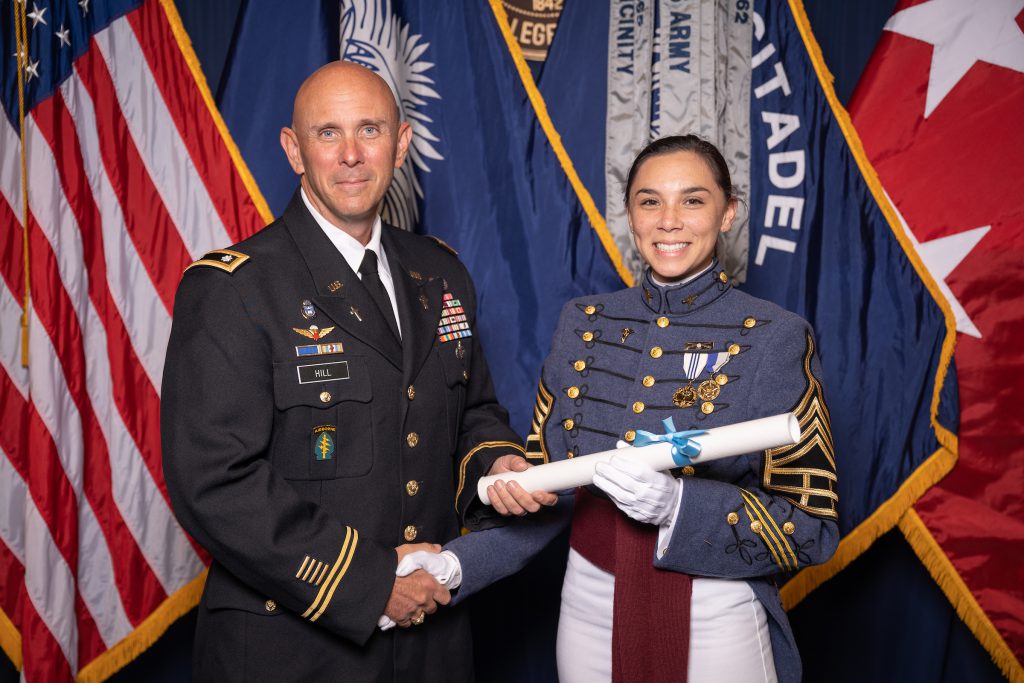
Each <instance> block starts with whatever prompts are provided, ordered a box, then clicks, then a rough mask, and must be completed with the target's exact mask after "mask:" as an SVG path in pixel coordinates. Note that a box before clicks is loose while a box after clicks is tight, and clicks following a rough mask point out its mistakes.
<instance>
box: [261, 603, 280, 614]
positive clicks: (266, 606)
mask: <svg viewBox="0 0 1024 683" xmlns="http://www.w3.org/2000/svg"><path fill="white" fill-rule="evenodd" d="M263 608H264V609H265V610H267V611H268V612H274V611H276V610H277V603H276V602H274V601H273V600H267V601H266V602H265V603H263Z"/></svg>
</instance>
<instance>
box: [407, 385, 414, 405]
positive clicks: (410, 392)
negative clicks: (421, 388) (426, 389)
mask: <svg viewBox="0 0 1024 683" xmlns="http://www.w3.org/2000/svg"><path fill="white" fill-rule="evenodd" d="M405 395H406V396H408V397H409V400H410V401H411V400H413V399H414V398H416V387H414V386H413V385H411V384H410V385H409V388H408V389H406V390H405Z"/></svg>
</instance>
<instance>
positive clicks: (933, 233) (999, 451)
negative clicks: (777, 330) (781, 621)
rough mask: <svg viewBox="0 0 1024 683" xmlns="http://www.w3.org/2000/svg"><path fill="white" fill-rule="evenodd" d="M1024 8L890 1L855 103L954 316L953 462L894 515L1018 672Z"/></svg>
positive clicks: (1023, 639)
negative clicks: (956, 417)
mask: <svg viewBox="0 0 1024 683" xmlns="http://www.w3.org/2000/svg"><path fill="white" fill-rule="evenodd" d="M1022 27H1024V2H1019V1H1017V2H987V3H962V2H945V1H942V0H938V1H931V2H901V3H899V5H898V6H897V7H896V9H895V10H894V13H893V16H892V17H891V18H890V19H889V22H888V23H887V24H886V26H885V32H884V33H883V35H882V38H881V40H880V41H879V44H878V46H877V48H876V49H875V52H874V55H873V56H872V58H871V61H870V62H869V63H868V66H867V69H866V70H865V72H864V75H863V77H862V78H861V81H860V83H859V84H858V86H857V90H856V92H855V94H854V98H853V101H852V102H851V105H850V113H851V116H852V118H853V122H854V125H855V126H856V128H857V132H858V133H859V135H860V137H861V139H862V141H863V145H864V151H865V153H866V155H867V156H868V158H869V159H870V160H871V162H872V164H873V166H874V168H875V169H876V170H877V171H878V177H879V180H880V181H881V184H882V186H883V187H884V188H885V191H886V193H887V194H888V195H889V197H890V198H891V199H892V204H893V206H894V209H895V211H896V213H897V217H898V219H899V223H900V226H901V229H902V230H904V231H905V233H906V235H907V239H909V240H910V241H911V242H912V243H913V244H914V248H915V250H916V251H917V252H918V253H919V254H920V256H921V260H922V262H923V264H924V266H925V267H926V268H927V269H928V271H929V272H930V273H931V275H932V277H933V279H934V281H935V282H936V284H937V286H938V288H939V291H940V293H941V296H942V298H943V300H944V301H945V303H946V304H947V305H948V306H949V307H950V309H951V310H952V311H953V313H954V315H955V318H956V335H957V346H956V364H957V369H958V374H959V380H960V382H959V384H960V429H959V456H960V457H959V460H958V461H957V463H956V467H955V468H954V469H953V471H952V472H951V473H950V475H949V476H948V477H946V478H945V479H943V480H942V481H941V482H939V484H938V485H937V486H935V487H934V488H932V489H931V490H930V491H928V493H926V494H925V495H924V496H923V497H922V498H921V499H920V500H918V501H917V502H916V503H915V505H914V508H913V512H910V513H908V514H907V515H906V516H905V517H904V518H903V519H901V521H900V529H901V530H902V531H903V532H904V534H905V535H906V537H907V539H908V541H909V542H910V544H911V546H912V547H913V548H914V550H915V552H916V553H917V554H918V556H919V557H920V558H921V560H922V561H923V562H924V564H925V565H926V566H927V568H928V570H929V571H930V572H931V574H932V575H933V576H934V577H935V579H936V581H937V582H938V584H939V586H940V587H941V588H942V590H943V591H944V592H945V593H946V595H947V596H948V597H949V599H950V602H951V603H952V604H953V605H954V607H955V608H956V610H957V612H958V614H959V615H960V617H961V618H962V619H963V620H964V622H965V623H966V624H967V626H968V627H969V628H970V629H971V631H972V632H973V633H974V634H975V636H977V638H978V640H979V641H980V642H981V643H982V644H983V645H984V646H985V648H986V649H987V650H988V651H989V653H990V654H991V655H992V657H993V659H994V660H995V662H996V663H997V664H998V665H999V667H1000V668H1001V669H1002V671H1003V673H1004V674H1006V675H1007V676H1009V677H1010V678H1017V679H1020V680H1024V588H1022V586H1024V569H1022V567H1021V563H1020V558H1021V557H1022V556H1024V522H1022V520H1021V515H1020V511H1021V510H1022V509H1024V495H1022V493H1024V416H1022V413H1021V411H1020V410H1019V409H1018V408H1017V405H1016V404H1017V399H1016V394H1017V391H1019V390H1020V389H1021V387H1024V360H1022V357H1021V354H1020V352H1019V351H1017V350H1016V346H1017V340H1018V338H1019V337H1018V336H1017V335H1024V303H1022V301H1021V298H1020V293H1021V292H1022V291H1024V196H1022V194H1021V191H1020V179H1021V177H1024V130H1022V129H1021V126H1020V117H1021V114H1022V112H1024V30H1022Z"/></svg>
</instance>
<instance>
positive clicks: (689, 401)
mask: <svg viewBox="0 0 1024 683" xmlns="http://www.w3.org/2000/svg"><path fill="white" fill-rule="evenodd" d="M696 402H697V391H696V390H695V389H694V388H693V385H692V384H687V385H686V386H685V387H680V388H679V389H676V393H674V394H672V404H673V405H674V406H676V407H677V408H689V407H690V406H692V405H693V404H694V403H696Z"/></svg>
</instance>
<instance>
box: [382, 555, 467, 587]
mask: <svg viewBox="0 0 1024 683" xmlns="http://www.w3.org/2000/svg"><path fill="white" fill-rule="evenodd" d="M417 569H422V570H424V571H425V572H427V573H428V574H430V575H431V576H433V577H434V578H435V579H437V582H438V583H440V584H441V585H442V586H445V587H446V588H448V590H455V589H456V588H458V587H459V586H461V585H462V563H461V562H459V558H458V557H457V556H456V555H455V553H453V552H452V551H450V550H446V551H444V552H443V553H430V552H418V553H410V554H409V555H406V557H405V559H403V560H402V561H401V562H399V563H398V569H396V570H395V575H396V576H408V575H409V574H412V573H413V572H414V571H416V570H417Z"/></svg>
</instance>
